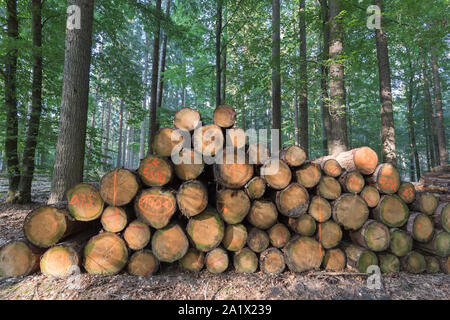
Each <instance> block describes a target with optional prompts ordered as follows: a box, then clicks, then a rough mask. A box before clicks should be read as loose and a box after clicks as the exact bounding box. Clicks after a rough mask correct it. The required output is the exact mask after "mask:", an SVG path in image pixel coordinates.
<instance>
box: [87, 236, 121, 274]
mask: <svg viewBox="0 0 450 320" xmlns="http://www.w3.org/2000/svg"><path fill="white" fill-rule="evenodd" d="M127 261H128V250H127V246H126V244H125V242H124V241H123V240H122V239H121V238H120V237H119V236H118V235H116V234H114V233H111V232H104V233H101V234H99V235H97V236H94V237H92V238H91V239H90V240H89V242H88V243H87V244H86V247H85V248H84V264H83V266H84V268H85V269H86V271H87V272H88V273H90V274H101V275H114V274H117V273H118V272H119V271H120V270H122V268H123V267H124V266H125V265H126V263H127Z"/></svg>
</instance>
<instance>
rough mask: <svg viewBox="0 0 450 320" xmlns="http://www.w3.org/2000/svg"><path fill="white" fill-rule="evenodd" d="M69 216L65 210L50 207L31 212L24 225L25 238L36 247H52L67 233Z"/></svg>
mask: <svg viewBox="0 0 450 320" xmlns="http://www.w3.org/2000/svg"><path fill="white" fill-rule="evenodd" d="M68 215H69V214H68V212H66V211H65V210H59V209H57V208H55V207H50V206H44V207H41V208H38V209H35V210H33V211H31V212H30V213H29V214H28V215H27V217H26V218H25V222H24V224H23V232H24V234H25V237H26V238H27V239H28V241H30V242H31V243H32V244H34V245H35V246H38V247H41V248H49V247H51V246H52V245H54V244H56V243H58V242H59V240H61V238H62V237H63V236H64V234H65V233H66V230H67V228H68V225H67V219H68Z"/></svg>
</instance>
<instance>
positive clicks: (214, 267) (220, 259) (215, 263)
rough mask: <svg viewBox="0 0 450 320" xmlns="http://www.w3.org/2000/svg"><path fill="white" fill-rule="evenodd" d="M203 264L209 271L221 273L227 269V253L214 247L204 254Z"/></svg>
mask: <svg viewBox="0 0 450 320" xmlns="http://www.w3.org/2000/svg"><path fill="white" fill-rule="evenodd" d="M205 264H206V268H207V269H208V271H209V272H211V273H214V274H218V273H222V272H224V271H225V270H227V269H228V264H229V258H228V254H227V252H226V251H225V250H224V249H222V248H215V249H213V250H211V251H210V252H208V253H207V254H206V259H205Z"/></svg>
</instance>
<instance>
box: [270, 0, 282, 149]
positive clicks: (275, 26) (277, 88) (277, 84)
mask: <svg viewBox="0 0 450 320" xmlns="http://www.w3.org/2000/svg"><path fill="white" fill-rule="evenodd" d="M280 60H281V59H280V0H272V129H278V130H280V134H279V141H278V143H279V146H280V148H281V141H282V139H281V136H282V135H281V66H280V63H281V62H280Z"/></svg>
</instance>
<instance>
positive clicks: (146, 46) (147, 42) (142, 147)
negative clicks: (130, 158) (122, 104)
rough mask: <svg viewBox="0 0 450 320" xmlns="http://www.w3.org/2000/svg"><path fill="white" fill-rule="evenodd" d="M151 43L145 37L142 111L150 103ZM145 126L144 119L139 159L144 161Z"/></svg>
mask: <svg viewBox="0 0 450 320" xmlns="http://www.w3.org/2000/svg"><path fill="white" fill-rule="evenodd" d="M148 47H149V41H148V35H147V36H146V37H145V48H147V50H146V52H145V64H144V75H143V80H142V82H143V83H144V85H143V88H144V100H143V101H142V109H143V110H144V111H146V110H147V101H148V79H147V78H148V65H149V59H150V57H149V50H148ZM145 124H146V118H144V119H143V120H142V122H141V132H140V136H139V159H143V158H144V156H145Z"/></svg>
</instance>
